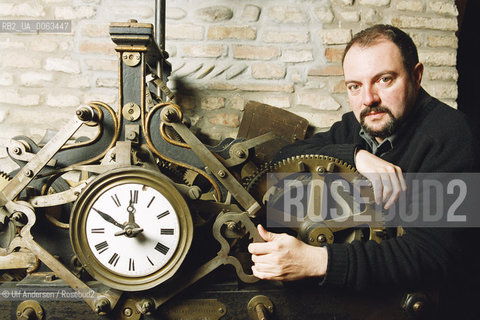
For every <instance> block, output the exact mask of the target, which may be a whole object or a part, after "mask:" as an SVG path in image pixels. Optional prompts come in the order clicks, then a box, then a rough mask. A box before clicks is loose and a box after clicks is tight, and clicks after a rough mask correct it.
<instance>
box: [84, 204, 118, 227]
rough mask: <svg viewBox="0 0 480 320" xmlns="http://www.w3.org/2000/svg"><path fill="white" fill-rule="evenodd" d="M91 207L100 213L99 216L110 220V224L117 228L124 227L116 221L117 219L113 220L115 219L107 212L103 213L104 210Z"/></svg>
mask: <svg viewBox="0 0 480 320" xmlns="http://www.w3.org/2000/svg"><path fill="white" fill-rule="evenodd" d="M92 209H93V210H95V211H96V212H97V213H98V214H99V215H100V217H102V218H103V219H104V220H105V221H107V222H110V223H111V224H113V225H115V226H117V227H119V228H122V229H124V228H125V226H124V225H123V224H120V223H118V222H117V221H115V219H113V218H112V217H111V216H109V215H108V214H106V213H104V212H102V211H100V210H98V209H95V208H92Z"/></svg>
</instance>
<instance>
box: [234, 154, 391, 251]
mask: <svg viewBox="0 0 480 320" xmlns="http://www.w3.org/2000/svg"><path fill="white" fill-rule="evenodd" d="M362 179H363V178H362V176H361V175H360V174H359V173H358V172H357V170H356V169H355V168H354V167H353V166H351V165H350V164H348V163H345V162H344V161H342V160H339V159H336V158H333V157H328V156H324V155H316V154H313V155H298V156H295V157H291V158H287V159H284V160H281V161H278V162H274V163H267V164H264V165H263V166H261V167H260V168H259V169H258V171H257V172H256V173H255V174H253V175H252V176H250V177H248V178H246V179H245V180H244V181H243V185H244V187H245V188H246V189H247V190H248V191H249V193H250V194H252V195H253V197H254V198H255V199H256V200H257V201H258V202H259V203H261V204H262V209H263V214H264V219H266V220H267V226H268V224H269V223H271V222H272V220H273V224H274V225H275V223H276V222H278V219H279V217H281V218H282V219H283V217H285V213H284V211H285V210H284V209H283V208H284V207H285V206H286V204H287V203H288V202H289V201H290V200H289V199H290V197H291V195H289V193H290V192H291V190H292V188H293V187H295V188H297V189H298V186H299V185H300V186H302V188H303V189H302V190H303V191H305V192H303V191H302V190H300V191H302V192H303V193H304V194H305V195H306V196H305V197H304V198H305V199H304V200H303V205H304V206H303V208H308V209H306V210H305V211H306V212H308V213H307V214H306V216H302V217H301V219H298V216H292V217H293V219H289V221H292V220H293V221H299V220H301V221H304V220H306V221H308V222H307V223H303V222H302V223H298V224H297V225H296V226H293V225H294V224H295V223H293V224H291V223H290V224H289V223H287V224H285V225H286V226H288V227H291V228H293V229H295V230H297V231H298V234H299V236H300V237H301V238H302V239H303V240H304V241H305V242H307V243H310V244H312V245H324V244H326V243H333V242H351V241H353V240H375V241H377V242H380V241H381V240H382V239H383V238H384V237H385V235H386V232H385V228H384V224H383V222H382V221H381V219H380V221H379V216H381V214H379V213H378V212H376V211H375V206H374V203H373V199H374V197H373V189H372V188H371V187H369V186H367V187H366V188H362V191H361V196H362V199H371V201H367V203H362V204H361V205H358V208H359V210H357V211H360V212H361V214H362V215H363V217H362V219H357V218H358V216H355V215H354V214H353V212H355V210H353V209H352V208H353V207H354V206H356V204H355V205H354V204H353V199H354V198H353V196H352V193H353V192H352V191H353V188H354V187H349V188H346V189H348V192H346V191H344V190H343V189H342V188H338V184H339V181H341V182H342V183H344V184H347V185H348V186H352V185H353V184H354V183H355V182H356V181H361V180H362ZM319 181H320V182H321V183H319ZM363 182H364V183H363V186H365V184H366V183H365V180H363ZM313 186H322V188H328V190H331V188H332V186H337V188H336V189H335V190H341V191H340V192H339V193H336V194H337V195H340V196H341V197H342V198H343V199H348V201H343V203H339V202H335V201H331V200H332V197H325V198H324V195H325V194H326V193H325V192H323V191H321V193H320V194H319V193H318V191H317V192H316V193H315V192H314V187H313ZM315 190H317V189H315ZM322 190H323V189H322ZM312 195H314V196H312ZM287 196H288V198H287ZM324 201H325V203H326V204H325V206H322V203H323V202H324ZM347 202H348V203H349V208H350V209H347V210H343V211H349V213H350V214H351V216H349V217H345V216H344V217H342V218H341V219H338V218H337V219H334V218H332V219H328V217H326V218H325V219H323V220H321V221H320V222H319V219H316V220H315V221H316V222H315V223H312V222H311V220H312V219H310V218H309V217H310V216H311V213H312V212H319V211H321V210H324V211H322V212H326V211H325V207H328V208H327V210H331V209H332V207H333V206H336V207H335V208H334V210H339V204H345V203H347ZM267 207H268V210H267ZM278 208H280V209H278ZM297 208H298V207H297ZM312 208H313V209H315V210H316V211H315V210H313V209H312ZM342 208H346V207H345V205H344V206H343V207H342ZM280 210H281V211H282V213H280ZM340 210H341V209H340ZM272 212H273V213H274V214H273V215H272V214H270V213H272ZM275 212H277V216H275ZM335 212H337V211H335ZM338 212H340V211H338ZM267 213H268V214H269V216H267ZM302 213H303V214H305V212H302ZM309 215H310V216H309ZM272 216H273V219H272ZM366 216H368V217H367V218H371V219H372V221H374V223H373V224H371V225H366V224H365V222H363V221H365V219H363V218H365V217H366ZM322 217H323V215H322ZM316 218H318V217H316ZM276 219H277V220H276ZM356 220H359V221H358V222H357V221H356ZM282 222H283V221H282Z"/></svg>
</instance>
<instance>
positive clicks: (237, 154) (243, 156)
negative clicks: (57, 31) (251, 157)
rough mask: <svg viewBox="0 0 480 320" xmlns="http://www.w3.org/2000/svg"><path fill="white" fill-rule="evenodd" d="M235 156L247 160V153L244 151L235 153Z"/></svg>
mask: <svg viewBox="0 0 480 320" xmlns="http://www.w3.org/2000/svg"><path fill="white" fill-rule="evenodd" d="M235 155H236V156H237V157H239V158H242V159H243V158H245V156H246V153H245V151H243V150H237V151H236V152H235Z"/></svg>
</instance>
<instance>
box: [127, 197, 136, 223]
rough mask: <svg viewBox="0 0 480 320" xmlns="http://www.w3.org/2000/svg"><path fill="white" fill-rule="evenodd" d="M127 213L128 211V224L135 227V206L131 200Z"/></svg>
mask: <svg viewBox="0 0 480 320" xmlns="http://www.w3.org/2000/svg"><path fill="white" fill-rule="evenodd" d="M127 211H128V224H130V225H134V224H135V207H134V206H133V202H132V200H130V203H129V204H128V207H127Z"/></svg>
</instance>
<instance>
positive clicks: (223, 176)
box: [217, 170, 227, 178]
mask: <svg viewBox="0 0 480 320" xmlns="http://www.w3.org/2000/svg"><path fill="white" fill-rule="evenodd" d="M217 174H218V176H219V177H220V178H225V177H226V176H227V173H226V172H225V170H219V171H218V172H217Z"/></svg>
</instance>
